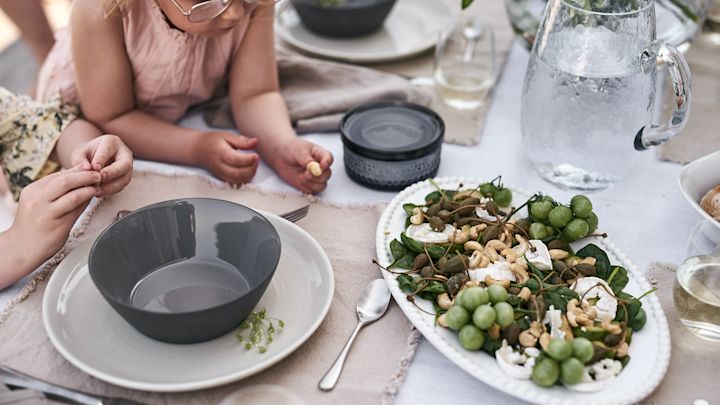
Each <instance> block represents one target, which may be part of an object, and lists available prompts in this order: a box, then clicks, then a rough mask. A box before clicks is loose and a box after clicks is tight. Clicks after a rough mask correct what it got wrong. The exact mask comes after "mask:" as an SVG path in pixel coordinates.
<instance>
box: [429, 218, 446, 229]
mask: <svg viewBox="0 0 720 405" xmlns="http://www.w3.org/2000/svg"><path fill="white" fill-rule="evenodd" d="M429 222H430V228H432V230H433V231H435V232H442V231H443V230H444V229H445V221H443V220H442V219H441V218H440V217H437V216H436V217H430V221H429Z"/></svg>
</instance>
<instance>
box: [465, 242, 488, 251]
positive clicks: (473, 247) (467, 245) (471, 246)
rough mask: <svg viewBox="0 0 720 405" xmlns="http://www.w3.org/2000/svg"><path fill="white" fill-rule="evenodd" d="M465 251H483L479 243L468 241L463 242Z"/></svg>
mask: <svg viewBox="0 0 720 405" xmlns="http://www.w3.org/2000/svg"><path fill="white" fill-rule="evenodd" d="M463 247H464V248H465V250H466V251H468V252H470V251H473V250H483V246H482V245H481V244H480V242H477V241H474V240H470V241H467V242H465V245H463Z"/></svg>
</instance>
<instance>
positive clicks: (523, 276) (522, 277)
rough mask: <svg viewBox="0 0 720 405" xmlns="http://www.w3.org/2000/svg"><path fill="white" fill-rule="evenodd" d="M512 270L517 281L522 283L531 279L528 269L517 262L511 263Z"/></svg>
mask: <svg viewBox="0 0 720 405" xmlns="http://www.w3.org/2000/svg"><path fill="white" fill-rule="evenodd" d="M510 271H512V272H513V274H514V275H515V279H516V281H517V282H518V283H520V284H524V283H525V282H526V281H528V280H529V279H530V275H529V274H528V272H527V270H525V269H524V268H523V267H522V266H521V265H519V264H518V263H517V262H515V263H512V264H510Z"/></svg>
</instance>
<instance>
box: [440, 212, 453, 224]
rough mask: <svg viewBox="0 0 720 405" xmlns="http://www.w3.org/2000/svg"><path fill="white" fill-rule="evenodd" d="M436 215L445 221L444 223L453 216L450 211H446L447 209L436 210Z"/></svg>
mask: <svg viewBox="0 0 720 405" xmlns="http://www.w3.org/2000/svg"><path fill="white" fill-rule="evenodd" d="M437 216H439V217H440V219H442V220H443V221H445V223H448V222H450V221H451V220H452V217H453V216H452V214H451V213H450V211H448V210H440V212H438V214H437Z"/></svg>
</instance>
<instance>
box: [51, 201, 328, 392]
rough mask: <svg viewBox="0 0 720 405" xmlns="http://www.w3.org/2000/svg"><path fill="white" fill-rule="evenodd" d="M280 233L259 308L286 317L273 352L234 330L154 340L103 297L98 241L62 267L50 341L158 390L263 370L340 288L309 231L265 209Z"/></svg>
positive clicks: (104, 376)
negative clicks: (93, 255)
mask: <svg viewBox="0 0 720 405" xmlns="http://www.w3.org/2000/svg"><path fill="white" fill-rule="evenodd" d="M263 215H264V216H265V217H266V218H267V219H268V220H269V221H270V222H271V223H272V225H273V226H274V227H275V229H276V230H277V232H278V234H279V235H280V240H281V243H282V254H281V257H280V261H279V263H278V266H277V269H276V271H275V275H274V276H273V278H272V280H271V282H270V284H269V286H268V288H267V290H266V291H265V294H264V295H263V297H262V298H261V300H260V302H259V304H258V305H257V307H256V308H257V309H259V308H263V307H264V308H266V309H267V313H268V316H271V317H274V318H279V319H282V320H283V321H284V322H285V328H284V330H282V331H281V332H278V333H277V334H276V336H275V340H274V341H273V342H272V344H270V345H269V346H268V347H267V352H265V353H259V352H258V350H257V349H252V350H246V349H245V347H244V345H243V344H242V343H240V342H239V341H238V340H237V338H236V337H235V333H234V331H233V332H230V333H227V334H226V335H223V336H221V337H219V338H216V339H213V340H210V341H206V342H203V343H195V344H171V343H163V342H160V341H157V340H153V339H151V338H149V337H147V336H145V335H143V334H141V333H140V332H138V331H137V330H136V329H135V328H133V327H132V326H131V325H130V324H128V323H127V322H126V321H125V320H124V319H123V318H122V317H120V315H118V313H117V312H115V310H113V309H112V307H111V306H110V305H109V304H108V303H107V301H106V300H105V299H104V298H103V297H102V295H101V294H100V292H99V291H98V289H97V288H96V287H95V285H94V284H93V282H92V280H91V278H90V274H89V272H88V265H87V261H88V255H89V253H90V248H91V246H92V243H93V240H88V241H85V242H83V243H81V244H80V245H79V246H77V247H76V248H75V249H74V250H73V251H72V252H71V253H70V254H69V255H68V256H67V257H66V258H65V260H63V262H62V263H60V265H59V266H58V267H57V269H56V270H55V272H54V273H53V275H52V278H51V279H50V281H49V282H48V286H47V289H46V291H45V295H44V297H43V321H44V323H45V329H46V331H47V333H48V336H49V337H50V341H51V342H52V344H53V345H54V346H55V348H56V349H57V350H58V351H59V352H60V354H62V355H63V356H64V357H65V358H66V359H67V360H68V361H69V362H70V363H72V364H73V365H75V366H76V367H78V368H79V369H81V370H83V371H84V372H86V373H88V374H90V375H92V376H93V377H96V378H98V379H100V380H103V381H106V382H108V383H111V384H115V385H118V386H122V387H126V388H131V389H137V390H143V391H155V392H178V391H191V390H197V389H203V388H208V387H213V386H218V385H222V384H226V383H229V382H232V381H236V380H240V379H242V378H245V377H248V376H250V375H253V374H255V373H258V372H260V371H262V370H264V369H266V368H268V367H270V366H272V365H273V364H275V363H277V362H279V361H281V360H282V359H283V358H285V357H286V356H288V355H289V354H290V353H292V352H293V351H294V350H295V349H297V348H298V347H300V345H302V344H303V343H304V342H305V341H306V340H307V339H308V338H309V337H310V336H311V335H312V334H313V333H314V332H315V330H316V329H317V328H318V327H319V326H320V323H321V322H322V321H323V319H324V318H325V315H326V314H327V312H328V310H329V309H330V303H331V301H332V296H333V291H334V279H333V273H332V268H331V266H330V261H329V259H328V257H327V255H326V254H325V252H324V251H323V250H322V248H321V247H320V245H319V244H318V243H317V241H315V239H313V237H312V236H310V235H309V234H308V233H307V232H305V231H304V230H302V229H301V228H299V227H298V226H296V225H295V224H292V223H290V222H288V221H285V220H283V219H281V218H279V217H277V216H275V215H271V214H266V213H263Z"/></svg>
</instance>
